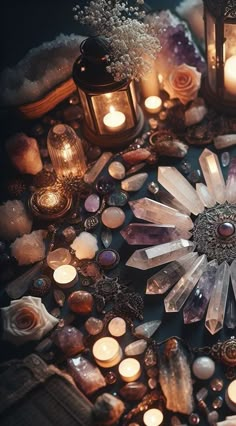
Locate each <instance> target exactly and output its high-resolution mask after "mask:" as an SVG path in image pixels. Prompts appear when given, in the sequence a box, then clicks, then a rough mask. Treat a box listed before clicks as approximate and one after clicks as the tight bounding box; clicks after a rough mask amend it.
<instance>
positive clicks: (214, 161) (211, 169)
mask: <svg viewBox="0 0 236 426" xmlns="http://www.w3.org/2000/svg"><path fill="white" fill-rule="evenodd" d="M199 163H200V166H201V169H202V173H203V176H204V179H205V182H206V184H207V187H208V190H209V192H210V194H212V195H213V196H214V197H215V199H216V201H217V202H218V203H220V204H223V203H224V202H225V201H226V190H225V182H224V177H223V174H222V171H221V167H220V163H219V160H218V157H217V155H216V154H214V153H213V152H212V151H210V150H209V149H207V148H206V149H204V151H203V152H202V154H201V155H200V157H199Z"/></svg>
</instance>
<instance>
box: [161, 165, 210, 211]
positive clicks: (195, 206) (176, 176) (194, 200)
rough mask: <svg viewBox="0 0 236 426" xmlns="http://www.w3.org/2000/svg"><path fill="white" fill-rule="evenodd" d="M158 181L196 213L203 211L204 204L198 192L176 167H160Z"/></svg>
mask: <svg viewBox="0 0 236 426" xmlns="http://www.w3.org/2000/svg"><path fill="white" fill-rule="evenodd" d="M158 181H159V182H160V184H161V185H162V186H163V187H164V188H165V189H166V190H167V191H169V192H170V193H171V194H172V195H173V196H174V197H175V198H177V200H178V201H179V202H180V203H181V204H183V205H184V206H185V207H186V208H187V209H188V210H189V211H190V212H192V213H193V214H195V215H198V214H199V213H202V212H203V210H204V205H203V204H202V202H201V200H200V198H199V196H198V194H197V192H196V191H195V189H194V188H193V187H192V185H191V184H190V183H189V182H188V181H187V179H185V177H184V176H183V175H182V174H181V173H180V172H179V171H178V170H177V169H176V168H175V167H159V168H158Z"/></svg>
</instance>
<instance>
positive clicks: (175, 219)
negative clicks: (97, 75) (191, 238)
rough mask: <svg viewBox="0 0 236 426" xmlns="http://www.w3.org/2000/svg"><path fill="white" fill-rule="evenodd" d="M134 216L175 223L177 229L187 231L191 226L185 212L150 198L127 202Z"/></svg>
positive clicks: (163, 223) (164, 222)
mask: <svg viewBox="0 0 236 426" xmlns="http://www.w3.org/2000/svg"><path fill="white" fill-rule="evenodd" d="M129 205H130V208H131V210H132V211H133V213H134V216H135V217H137V218H138V219H143V220H147V221H148V222H152V223H156V224H159V225H161V224H162V225H166V224H167V223H168V224H169V225H175V226H176V227H177V228H179V229H183V230H185V231H189V230H190V229H192V228H193V222H192V220H191V219H190V217H189V216H188V215H186V214H183V213H180V212H179V211H178V210H175V209H173V208H172V207H168V206H165V205H164V204H161V203H158V202H157V201H154V200H151V199H150V198H147V197H145V198H140V199H139V200H134V201H130V202H129Z"/></svg>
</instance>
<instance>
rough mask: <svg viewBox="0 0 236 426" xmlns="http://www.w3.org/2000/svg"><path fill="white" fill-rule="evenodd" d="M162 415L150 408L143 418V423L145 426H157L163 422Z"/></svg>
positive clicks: (155, 409)
mask: <svg viewBox="0 0 236 426" xmlns="http://www.w3.org/2000/svg"><path fill="white" fill-rule="evenodd" d="M163 418H164V417H163V414H162V412H161V411H160V410H158V409H157V408H151V409H150V410H148V411H146V413H144V416H143V422H144V424H145V425H146V426H159V425H160V424H161V423H162V422H163Z"/></svg>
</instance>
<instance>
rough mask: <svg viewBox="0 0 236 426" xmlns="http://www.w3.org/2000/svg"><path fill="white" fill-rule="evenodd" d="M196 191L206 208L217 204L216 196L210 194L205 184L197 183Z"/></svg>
mask: <svg viewBox="0 0 236 426" xmlns="http://www.w3.org/2000/svg"><path fill="white" fill-rule="evenodd" d="M196 191H197V194H198V196H199V198H200V200H201V202H202V203H203V204H204V206H205V207H208V208H209V207H213V206H214V205H215V204H216V199H215V197H214V195H213V194H211V193H210V192H209V189H208V188H207V186H206V185H204V183H197V184H196Z"/></svg>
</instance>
